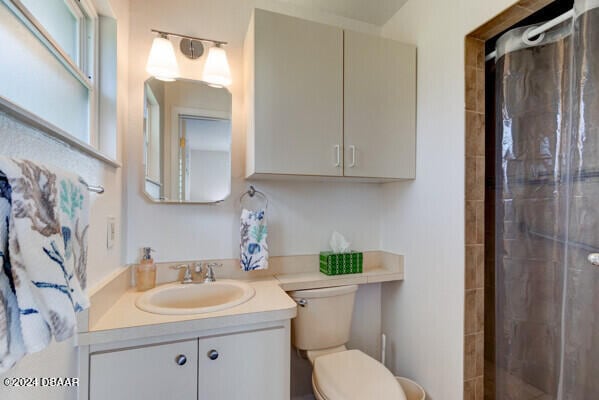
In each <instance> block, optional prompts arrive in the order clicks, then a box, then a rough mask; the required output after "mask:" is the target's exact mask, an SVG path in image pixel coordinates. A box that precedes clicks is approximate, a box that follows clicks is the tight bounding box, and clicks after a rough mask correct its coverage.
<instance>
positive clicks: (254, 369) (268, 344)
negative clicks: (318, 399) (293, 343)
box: [171, 328, 290, 400]
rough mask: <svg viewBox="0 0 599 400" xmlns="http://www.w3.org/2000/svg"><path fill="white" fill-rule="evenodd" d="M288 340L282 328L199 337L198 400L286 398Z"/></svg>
mask: <svg viewBox="0 0 599 400" xmlns="http://www.w3.org/2000/svg"><path fill="white" fill-rule="evenodd" d="M289 343H290V337H289V330H288V329H284V328H276V329H266V330H259V331H253V332H245V333H237V334H231V335H225V336H216V337H208V338H201V339H200V340H199V351H198V357H199V372H198V373H199V384H198V390H199V396H198V399H199V400H216V399H226V400H248V399H252V400H253V399H256V400H257V399H260V400H289V393H290V386H289V385H290V383H289V380H290V378H289V374H290V372H289V370H290V360H289ZM171 398H174V397H171Z"/></svg>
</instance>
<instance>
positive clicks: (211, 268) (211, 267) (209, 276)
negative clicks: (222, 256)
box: [204, 263, 223, 283]
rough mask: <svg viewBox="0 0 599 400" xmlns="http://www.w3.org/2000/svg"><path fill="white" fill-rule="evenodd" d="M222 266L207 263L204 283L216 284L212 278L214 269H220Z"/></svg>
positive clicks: (214, 278)
mask: <svg viewBox="0 0 599 400" xmlns="http://www.w3.org/2000/svg"><path fill="white" fill-rule="evenodd" d="M222 266H223V265H222V264H220V263H208V264H206V277H205V278H204V283H209V282H216V277H215V276H214V267H222Z"/></svg>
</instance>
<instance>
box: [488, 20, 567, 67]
mask: <svg viewBox="0 0 599 400" xmlns="http://www.w3.org/2000/svg"><path fill="white" fill-rule="evenodd" d="M572 18H574V10H573V9H572V10H570V11H567V12H565V13H563V14H562V15H560V16H559V17H556V18H554V19H552V20H550V21H547V22H545V23H544V24H543V25H540V26H538V27H536V28H534V29H533V30H531V31H530V32H528V39H531V38H533V37H535V36H538V35H540V34H542V33H545V32H547V31H548V30H549V29H551V28H553V27H554V26H557V25H559V24H561V23H562V22H564V21H567V20H569V19H572ZM496 57H497V50H493V51H492V52H490V53H489V54H487V56H486V57H485V61H489V60H492V59H494V58H496Z"/></svg>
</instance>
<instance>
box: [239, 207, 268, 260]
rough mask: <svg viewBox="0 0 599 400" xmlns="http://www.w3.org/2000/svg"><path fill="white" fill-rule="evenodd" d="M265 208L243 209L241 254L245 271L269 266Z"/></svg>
mask: <svg viewBox="0 0 599 400" xmlns="http://www.w3.org/2000/svg"><path fill="white" fill-rule="evenodd" d="M264 214H265V213H264V210H259V211H250V210H246V209H245V208H244V209H243V210H242V211H241V228H240V233H241V255H240V257H239V258H240V264H241V269H242V270H243V271H255V270H258V269H267V268H268V245H267V244H266V236H268V227H267V226H266V218H264Z"/></svg>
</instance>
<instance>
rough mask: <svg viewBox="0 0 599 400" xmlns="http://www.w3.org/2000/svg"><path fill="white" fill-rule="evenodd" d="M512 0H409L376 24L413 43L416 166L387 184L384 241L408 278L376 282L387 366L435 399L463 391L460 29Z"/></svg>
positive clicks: (455, 397)
mask: <svg viewBox="0 0 599 400" xmlns="http://www.w3.org/2000/svg"><path fill="white" fill-rule="evenodd" d="M513 3H514V1H511V0H464V1H459V2H456V1H446V0H409V1H408V2H407V3H406V5H405V6H404V7H403V8H402V9H401V10H400V11H399V12H398V13H397V14H396V15H395V16H394V17H393V18H392V19H391V20H390V21H389V22H388V23H387V24H386V25H385V26H384V27H383V34H384V35H385V36H389V37H392V38H396V39H400V40H403V41H406V42H409V43H413V44H415V45H416V46H418V105H417V109H418V111H417V126H418V134H417V136H418V146H417V167H416V170H417V176H416V180H415V181H414V182H409V183H395V184H389V185H386V186H385V189H384V201H383V204H384V205H385V209H384V211H383V213H384V215H385V218H384V221H383V231H382V243H383V249H385V250H389V251H396V252H399V253H405V254H406V280H405V282H403V283H400V284H394V283H391V284H384V285H383V294H382V296H383V331H384V332H385V333H386V334H387V336H388V346H389V352H388V357H389V364H388V365H389V367H391V368H392V369H393V370H394V371H395V372H397V373H401V374H402V375H405V376H408V377H412V378H414V379H415V380H417V381H419V382H420V383H421V384H422V385H423V386H424V387H425V389H426V390H427V391H428V392H429V394H430V397H431V398H432V399H434V400H435V399H436V400H441V399H442V400H461V399H462V398H463V374H464V373H463V371H464V365H463V358H464V346H463V342H464V101H465V99H464V38H465V36H466V35H467V34H468V33H469V32H470V31H472V30H473V29H475V28H477V27H478V26H479V25H482V24H483V23H484V22H486V21H487V20H489V19H491V18H492V17H493V16H494V15H496V14H498V13H499V12H500V11H502V10H503V9H505V8H507V7H509V6H510V5H512V4H513Z"/></svg>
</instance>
